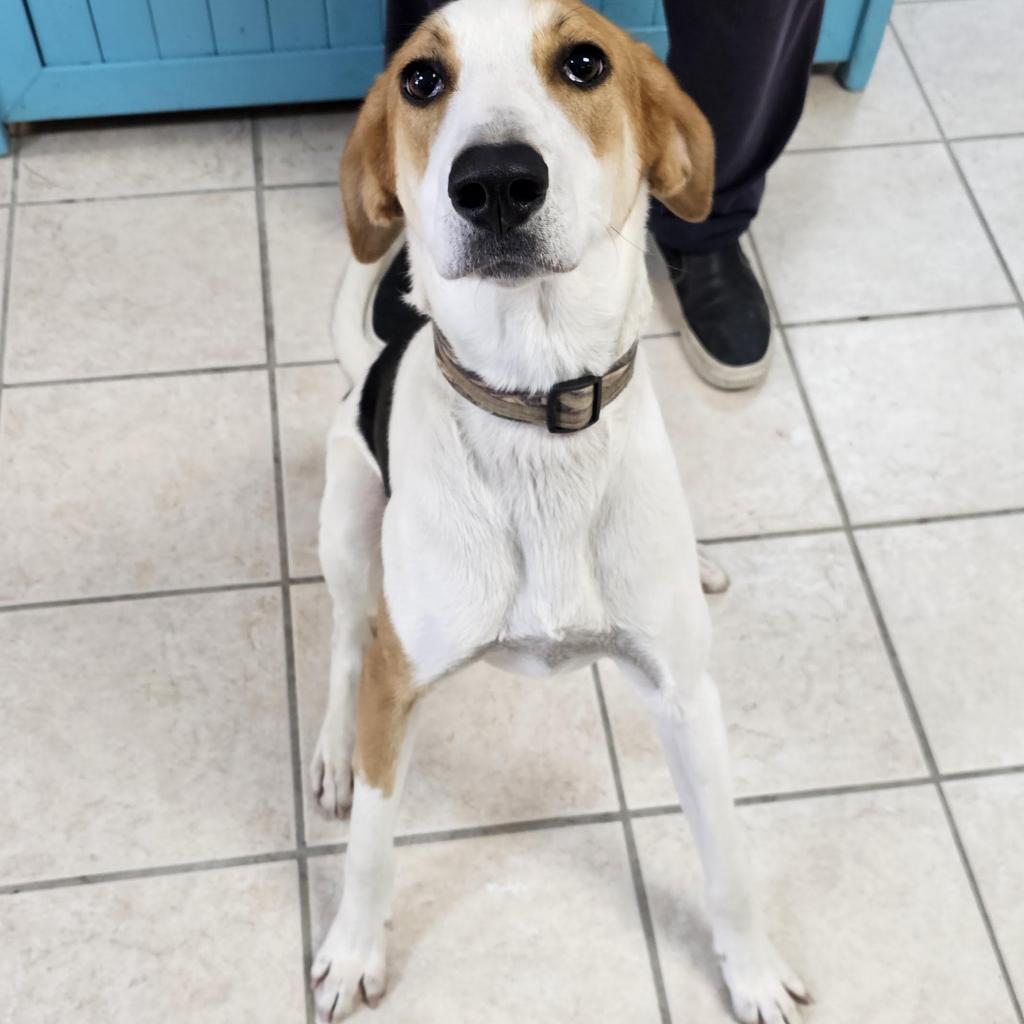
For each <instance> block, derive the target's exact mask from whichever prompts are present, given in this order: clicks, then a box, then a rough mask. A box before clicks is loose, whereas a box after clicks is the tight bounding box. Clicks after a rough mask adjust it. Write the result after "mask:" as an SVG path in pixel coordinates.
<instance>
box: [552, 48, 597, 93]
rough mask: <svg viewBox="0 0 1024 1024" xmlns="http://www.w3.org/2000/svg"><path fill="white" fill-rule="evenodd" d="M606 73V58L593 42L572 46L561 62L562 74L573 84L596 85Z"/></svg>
mask: <svg viewBox="0 0 1024 1024" xmlns="http://www.w3.org/2000/svg"><path fill="white" fill-rule="evenodd" d="M607 73H608V58H607V57H606V56H605V55H604V54H603V53H602V52H601V51H600V50H599V49H598V48H597V47H596V46H595V45H594V44H593V43H579V44H578V45H576V46H574V47H573V48H572V49H571V50H569V52H568V53H567V54H566V55H565V60H564V61H563V62H562V74H563V75H564V76H565V77H566V79H568V80H569V81H570V82H572V84H573V85H579V86H583V87H586V86H588V85H597V83H598V82H600V81H601V79H602V78H604V76H605V75H606V74H607Z"/></svg>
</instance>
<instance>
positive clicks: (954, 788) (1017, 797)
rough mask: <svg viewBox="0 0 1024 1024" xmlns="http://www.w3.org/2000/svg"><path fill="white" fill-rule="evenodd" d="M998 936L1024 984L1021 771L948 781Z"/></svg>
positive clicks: (1017, 981)
mask: <svg viewBox="0 0 1024 1024" xmlns="http://www.w3.org/2000/svg"><path fill="white" fill-rule="evenodd" d="M946 794H947V796H948V797H949V801H950V803H951V804H952V806H953V815H954V817H955V818H956V821H957V825H958V827H959V829H960V835H961V837H962V838H963V841H964V845H965V846H966V848H967V856H968V857H969V858H970V861H971V867H972V868H973V869H974V875H975V878H977V880H978V886H979V888H980V889H981V897H982V899H983V900H984V901H985V907H986V909H987V910H988V913H989V917H990V918H991V920H992V927H993V928H994V929H995V933H996V941H997V942H998V943H999V946H1000V949H1001V950H1002V953H1003V959H1004V960H1005V961H1006V966H1007V969H1008V970H1009V972H1010V979H1011V980H1012V981H1013V984H1014V986H1015V988H1016V989H1017V992H1018V993H1019V992H1020V991H1021V989H1024V775H1011V776H1007V777H1005V778H993V779H975V780H972V781H970V782H953V783H950V784H948V785H947V786H946Z"/></svg>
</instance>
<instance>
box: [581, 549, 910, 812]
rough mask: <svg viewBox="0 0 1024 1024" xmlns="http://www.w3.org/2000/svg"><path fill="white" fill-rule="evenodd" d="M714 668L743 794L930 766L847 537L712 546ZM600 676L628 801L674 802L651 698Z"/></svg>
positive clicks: (904, 773) (607, 666) (894, 775)
mask: <svg viewBox="0 0 1024 1024" xmlns="http://www.w3.org/2000/svg"><path fill="white" fill-rule="evenodd" d="M712 554H713V555H714V557H715V558H716V559H718V560H719V561H720V563H721V564H722V565H723V566H724V567H725V568H726V569H727V570H728V571H729V573H730V574H731V576H732V586H731V587H730V589H729V591H728V592H727V593H725V594H723V595H720V596H716V597H713V598H711V609H712V615H713V618H714V639H713V646H712V664H711V671H712V674H713V675H714V677H715V679H716V681H717V683H718V686H719V689H720V691H721V696H722V707H723V711H724V714H725V718H726V724H727V726H728V730H729V741H730V745H731V755H732V764H733V772H734V775H735V781H736V789H737V792H738V793H739V794H740V795H741V796H747V795H752V794H758V793H776V792H785V791H793V790H800V789H815V788H818V787H826V786H837V785H850V784H856V783H865V782H878V781H882V780H886V779H900V778H911V777H920V776H923V775H925V774H926V769H925V766H924V763H923V761H922V759H921V755H920V753H919V750H918V745H917V741H916V739H915V737H914V732H913V729H912V728H911V725H910V720H909V719H908V717H907V714H906V710H905V709H904V706H903V701H902V698H901V697H900V693H899V689H898V687H897V684H896V680H895V679H894V677H893V674H892V671H891V669H890V667H889V662H888V659H887V658H886V655H885V650H884V648H883V647H882V642H881V639H880V638H879V635H878V630H877V628H876V626H875V622H874V619H873V617H872V614H871V611H870V608H869V606H868V603H867V599H866V597H865V595H864V592H863V589H862V587H861V582H860V577H859V576H858V574H857V570H856V567H855V565H854V562H853V558H852V556H851V554H850V551H849V547H848V545H847V542H846V538H845V537H843V536H841V535H827V536H821V537H803V538H793V539H778V540H771V541H756V542H755V541H750V542H744V543H742V544H722V545H715V547H714V548H713V550H712ZM601 678H602V681H603V682H604V689H605V695H606V699H607V701H608V706H609V713H610V715H611V720H612V726H613V730H614V734H615V746H616V751H617V754H618V758H619V765H620V769H621V772H622V780H623V785H624V787H625V791H626V800H627V802H628V803H629V805H630V806H631V807H645V806H652V805H657V804H671V803H675V802H676V793H675V789H674V788H673V786H672V782H671V779H670V778H669V775H668V770H667V768H666V766H665V761H664V757H663V755H662V752H661V745H660V743H659V742H658V738H657V734H656V732H655V730H654V728H653V723H652V720H651V716H650V714H649V712H648V710H647V707H646V705H645V704H644V703H643V702H642V701H641V700H640V698H639V696H638V694H636V693H635V692H634V691H633V690H632V688H631V686H630V684H629V683H627V681H626V680H625V679H624V678H623V677H622V676H621V675H620V673H619V672H618V670H617V669H615V668H614V667H613V666H612V665H611V663H609V662H602V663H601Z"/></svg>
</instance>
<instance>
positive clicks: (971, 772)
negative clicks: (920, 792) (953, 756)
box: [939, 764, 1024, 782]
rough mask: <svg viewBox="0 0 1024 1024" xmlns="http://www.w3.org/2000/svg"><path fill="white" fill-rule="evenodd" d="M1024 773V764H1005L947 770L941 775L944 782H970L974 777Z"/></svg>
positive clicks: (993, 777)
mask: <svg viewBox="0 0 1024 1024" xmlns="http://www.w3.org/2000/svg"><path fill="white" fill-rule="evenodd" d="M1021 774H1024V764H1009V765H1003V766H1002V767H1000V768H968V769H966V770H965V771H960V772H946V773H944V774H942V775H940V776H939V778H940V780H941V781H942V782H969V781H971V780H972V779H997V778H1001V777H1002V776H1004V775H1021Z"/></svg>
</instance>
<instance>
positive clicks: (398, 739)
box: [355, 600, 416, 797]
mask: <svg viewBox="0 0 1024 1024" xmlns="http://www.w3.org/2000/svg"><path fill="white" fill-rule="evenodd" d="M415 702H416V690H415V689H414V687H413V683H412V666H411V665H410V664H409V659H408V658H407V657H406V656H405V651H404V650H402V644H401V642H400V641H399V639H398V635H397V634H396V633H395V627H394V625H393V624H392V622H391V616H390V614H389V613H388V607H387V603H386V602H385V601H383V600H382V601H381V605H380V610H379V611H378V613H377V631H376V635H375V636H374V638H373V640H372V641H371V643H370V646H369V647H368V648H367V651H366V657H365V659H364V661H363V674H362V678H361V679H360V682H359V702H358V709H357V712H356V756H355V769H356V772H357V773H358V774H359V776H360V777H361V778H362V779H364V780H365V781H366V782H367V784H368V785H370V786H373V787H374V788H375V789H379V790H380V791H381V793H382V794H383V795H384V796H385V797H389V796H391V794H392V792H393V791H394V788H395V775H396V771H397V768H398V760H399V757H400V756H401V752H402V743H403V741H404V739H405V734H406V726H407V724H408V720H409V712H410V711H411V710H412V706H413V704H414V703H415Z"/></svg>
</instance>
